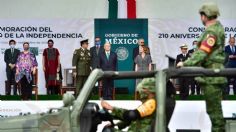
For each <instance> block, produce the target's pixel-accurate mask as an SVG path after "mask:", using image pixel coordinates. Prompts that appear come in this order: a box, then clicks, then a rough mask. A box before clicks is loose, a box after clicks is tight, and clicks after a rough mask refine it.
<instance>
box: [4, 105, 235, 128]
mask: <svg viewBox="0 0 236 132" xmlns="http://www.w3.org/2000/svg"><path fill="white" fill-rule="evenodd" d="M90 102H95V103H97V104H98V105H99V106H100V101H99V100H90ZM108 102H109V103H110V104H112V105H113V106H117V107H121V108H125V109H135V108H137V107H138V106H139V105H140V104H141V102H140V101H134V100H127V101H124V100H123V101H122V100H113V101H108ZM127 104H129V105H127ZM62 106H63V102H62V101H0V115H1V117H3V118H7V117H6V116H16V115H19V114H20V113H21V114H26V115H27V114H28V113H30V114H35V113H45V112H47V111H49V109H50V108H60V107H62ZM100 108H101V106H100ZM222 108H223V115H224V117H225V118H226V119H233V118H232V116H233V113H235V112H236V111H235V110H236V101H222ZM104 125H106V123H103V124H101V125H100V126H99V128H98V129H99V132H100V131H101V129H102V128H103V126H104ZM168 127H169V129H170V130H171V132H176V130H178V129H184V130H200V131H201V132H210V131H211V122H210V119H209V116H208V115H207V113H206V106H205V101H177V102H176V107H175V110H174V113H173V116H172V118H171V121H170V123H169V124H168Z"/></svg>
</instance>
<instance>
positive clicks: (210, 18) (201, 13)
mask: <svg viewBox="0 0 236 132" xmlns="http://www.w3.org/2000/svg"><path fill="white" fill-rule="evenodd" d="M200 15H204V16H206V17H207V19H208V20H213V19H216V18H217V15H214V16H207V15H206V13H205V12H200Z"/></svg>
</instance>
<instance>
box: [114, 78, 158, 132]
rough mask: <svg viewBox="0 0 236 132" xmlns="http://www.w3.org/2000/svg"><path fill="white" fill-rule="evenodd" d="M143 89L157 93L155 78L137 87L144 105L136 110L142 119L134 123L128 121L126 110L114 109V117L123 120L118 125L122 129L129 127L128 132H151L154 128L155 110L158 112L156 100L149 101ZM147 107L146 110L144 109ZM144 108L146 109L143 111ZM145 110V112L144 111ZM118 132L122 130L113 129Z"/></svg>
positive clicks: (143, 81) (147, 79) (146, 79)
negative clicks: (152, 125)
mask: <svg viewBox="0 0 236 132" xmlns="http://www.w3.org/2000/svg"><path fill="white" fill-rule="evenodd" d="M143 88H146V89H148V91H150V92H153V93H154V92H155V80H154V78H145V79H143V80H142V81H141V82H140V83H139V84H138V86H137V90H138V91H139V93H140V99H141V101H142V105H140V106H139V107H138V108H137V109H136V110H137V111H138V112H139V114H140V117H139V118H138V119H136V120H133V121H128V120H127V118H126V117H125V116H124V115H125V112H127V111H129V110H126V109H121V108H116V107H114V108H113V110H112V115H113V116H114V117H115V118H117V119H119V120H121V121H120V122H119V123H117V124H116V125H117V126H118V127H119V128H120V129H122V128H125V127H126V126H128V125H129V129H128V132H149V131H151V130H152V129H153V128H152V127H151V124H152V123H154V121H155V110H156V101H155V99H148V98H147V97H148V95H147V94H145V93H144V92H143ZM144 107H146V108H147V109H146V108H144ZM143 108H144V109H143ZM143 110H144V111H143ZM113 130H114V131H116V132H120V131H121V130H118V129H113Z"/></svg>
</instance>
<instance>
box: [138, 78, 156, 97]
mask: <svg viewBox="0 0 236 132" xmlns="http://www.w3.org/2000/svg"><path fill="white" fill-rule="evenodd" d="M155 85H156V84H155V79H154V78H144V79H143V80H142V81H141V82H140V83H139V84H138V86H137V91H138V92H139V93H141V92H142V91H143V90H144V89H147V90H148V91H150V92H155Z"/></svg>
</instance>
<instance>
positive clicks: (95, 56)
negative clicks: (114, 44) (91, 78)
mask: <svg viewBox="0 0 236 132" xmlns="http://www.w3.org/2000/svg"><path fill="white" fill-rule="evenodd" d="M102 51H104V48H102V47H101V38H100V37H96V38H95V45H94V46H93V47H91V48H90V55H91V67H92V69H95V68H98V67H99V55H100V54H101V52H102Z"/></svg>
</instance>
